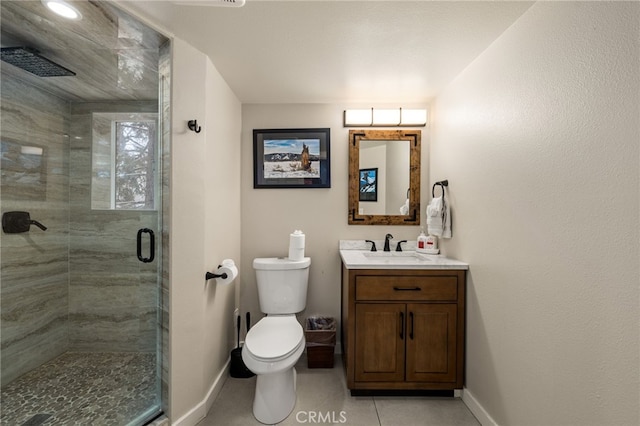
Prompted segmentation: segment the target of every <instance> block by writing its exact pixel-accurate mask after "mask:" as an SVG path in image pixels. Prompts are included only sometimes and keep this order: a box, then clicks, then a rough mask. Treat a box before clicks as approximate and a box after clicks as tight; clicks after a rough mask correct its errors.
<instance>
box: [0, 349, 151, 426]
mask: <svg viewBox="0 0 640 426" xmlns="http://www.w3.org/2000/svg"><path fill="white" fill-rule="evenodd" d="M155 376H156V374H155V355H154V354H148V353H133V352H132V353H129V352H126V353H117V352H115V353H83V352H67V353H65V354H62V355H60V356H59V357H57V358H55V359H53V360H51V361H49V362H47V363H45V364H43V365H41V366H40V367H38V368H35V369H34V370H32V371H31V372H29V373H27V374H25V375H23V376H22V377H19V378H17V379H16V380H14V381H12V382H11V383H9V384H8V385H6V386H4V387H3V388H2V391H1V393H0V407H1V415H0V425H7V426H40V425H42V426H50V425H100V426H108V425H113V426H121V425H126V424H128V423H129V422H130V421H132V420H133V419H135V418H137V417H143V416H144V414H145V412H147V410H148V409H149V407H152V406H154V405H157V404H159V401H158V400H157V390H156V383H155V382H156V380H155Z"/></svg>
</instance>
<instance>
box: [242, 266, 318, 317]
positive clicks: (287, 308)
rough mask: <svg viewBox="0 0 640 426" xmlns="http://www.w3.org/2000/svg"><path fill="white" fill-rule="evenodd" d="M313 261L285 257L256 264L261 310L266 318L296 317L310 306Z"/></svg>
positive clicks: (254, 267)
mask: <svg viewBox="0 0 640 426" xmlns="http://www.w3.org/2000/svg"><path fill="white" fill-rule="evenodd" d="M310 265H311V259H310V258H308V257H305V258H303V259H302V260H290V259H287V258H282V257H269V258H257V259H254V260H253V269H255V271H256V281H257V284H258V299H259V301H260V310H261V311H262V312H263V313H265V314H295V313H298V312H301V311H303V310H304V308H305V306H306V305H307V284H308V282H309V266H310Z"/></svg>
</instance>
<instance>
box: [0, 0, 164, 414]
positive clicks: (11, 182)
mask: <svg viewBox="0 0 640 426" xmlns="http://www.w3.org/2000/svg"><path fill="white" fill-rule="evenodd" d="M71 4H72V5H73V6H74V7H75V8H76V9H77V11H78V12H79V14H80V19H75V20H67V19H65V18H62V17H59V16H57V15H54V14H53V13H52V12H51V11H50V10H48V9H47V8H46V7H45V5H44V3H43V2H41V1H10V0H2V2H0V8H1V11H0V13H1V24H0V30H1V35H0V42H1V45H2V49H3V57H2V62H0V64H1V73H2V74H1V92H0V96H1V98H0V114H1V116H0V118H1V123H0V126H1V127H0V144H1V152H2V159H1V163H0V170H1V175H2V180H1V187H0V190H1V192H0V207H1V211H2V215H3V231H2V233H1V234H0V236H1V241H0V246H1V254H0V256H1V257H0V266H1V274H0V370H1V382H0V384H1V401H0V403H1V405H0V410H1V411H0V424H3V425H4V424H7V425H32V426H33V425H56V424H86V425H89V424H92V425H93V424H95V425H98V424H99V425H140V424H144V423H146V422H147V421H149V420H150V419H152V418H154V417H156V416H158V415H159V414H160V413H161V412H162V409H163V401H166V394H167V384H166V380H165V378H166V372H165V371H164V370H163V364H166V363H163V354H165V353H166V352H167V351H166V350H164V349H163V348H164V345H166V340H167V339H166V330H167V327H166V324H167V316H166V304H167V301H166V300H164V298H163V294H167V291H166V289H167V285H168V284H167V277H168V273H167V270H166V265H167V262H164V261H163V260H164V259H165V253H166V252H167V250H166V247H167V244H168V232H167V229H166V227H163V223H167V217H166V216H165V215H163V211H166V210H167V201H166V200H167V199H168V196H167V193H168V178H167V176H168V170H167V167H165V166H163V163H165V162H166V158H168V147H169V141H168V134H169V131H168V123H169V120H168V111H169V108H168V105H169V81H170V78H169V73H170V60H169V58H170V44H169V40H168V39H166V38H165V37H164V36H162V35H161V34H159V33H158V32H156V31H154V30H153V29H151V28H149V27H148V26H146V25H144V24H143V23H141V22H140V21H139V20H137V19H135V18H134V17H132V16H130V15H129V14H127V13H125V12H123V11H121V10H119V9H118V8H117V7H115V6H114V5H113V4H112V3H109V2H102V1H73V2H71ZM65 70H66V71H65ZM12 212H22V213H12ZM25 212H26V213H28V219H29V220H31V221H34V222H38V223H39V224H41V225H42V226H41V227H39V226H36V224H33V225H32V226H29V225H30V223H29V221H27V225H26V229H25V227H24V226H22V225H24V223H22V224H21V223H18V222H20V220H22V221H24V219H25V217H26V216H25ZM16 223H18V226H16ZM5 225H6V226H5ZM43 228H46V229H43ZM163 267H164V269H163ZM163 290H164V291H163Z"/></svg>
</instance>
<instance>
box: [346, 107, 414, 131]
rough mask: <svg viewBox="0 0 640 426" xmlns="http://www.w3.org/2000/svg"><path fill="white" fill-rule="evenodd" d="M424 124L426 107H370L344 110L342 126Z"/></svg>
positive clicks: (405, 125) (404, 125)
mask: <svg viewBox="0 0 640 426" xmlns="http://www.w3.org/2000/svg"><path fill="white" fill-rule="evenodd" d="M426 125H427V110H426V109H402V108H392V109H388V108H370V109H347V110H345V111H344V127H407V126H414V127H422V126H426Z"/></svg>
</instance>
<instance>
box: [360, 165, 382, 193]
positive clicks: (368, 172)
mask: <svg viewBox="0 0 640 426" xmlns="http://www.w3.org/2000/svg"><path fill="white" fill-rule="evenodd" d="M358 194H359V201H378V168H377V167H375V168H371V169H360V171H359V173H358Z"/></svg>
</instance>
